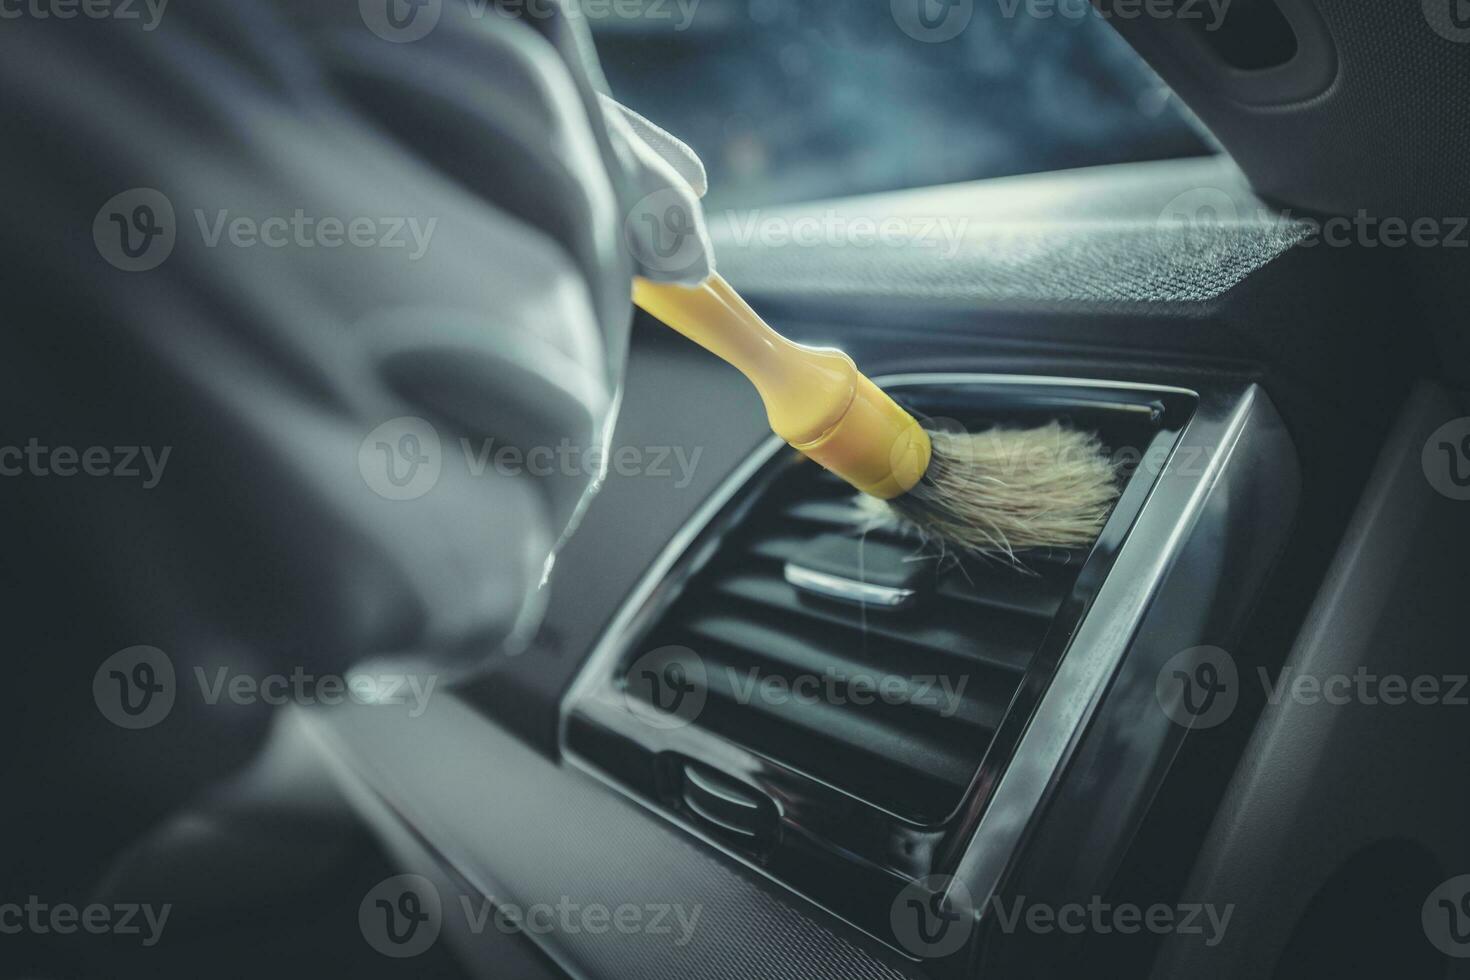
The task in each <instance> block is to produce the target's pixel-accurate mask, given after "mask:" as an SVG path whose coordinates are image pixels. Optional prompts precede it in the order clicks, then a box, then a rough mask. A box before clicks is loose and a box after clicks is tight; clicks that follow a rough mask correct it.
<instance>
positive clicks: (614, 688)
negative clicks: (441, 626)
mask: <svg viewBox="0 0 1470 980" xmlns="http://www.w3.org/2000/svg"><path fill="white" fill-rule="evenodd" d="M894 393H895V395H896V396H897V397H899V399H900V400H901V401H904V402H906V403H907V404H908V405H909V406H910V407H911V408H913V409H914V410H915V411H916V412H919V413H920V414H927V415H929V416H931V417H942V418H945V419H947V420H957V421H958V422H960V423H961V424H962V425H964V426H965V427H966V428H968V429H971V430H972V431H973V430H978V429H981V428H984V427H988V426H992V425H998V424H1002V425H1019V426H1024V425H1039V424H1044V423H1046V422H1049V421H1051V420H1053V419H1057V420H1060V421H1062V422H1063V423H1064V424H1068V425H1072V426H1075V427H1077V428H1081V429H1085V430H1088V431H1094V432H1097V433H1098V434H1099V436H1100V437H1101V438H1102V440H1103V442H1104V443H1105V444H1106V446H1107V447H1108V448H1109V450H1111V451H1112V452H1114V453H1116V454H1117V458H1118V460H1119V462H1120V463H1121V464H1122V465H1121V469H1120V486H1121V487H1122V493H1121V496H1120V498H1119V501H1118V503H1117V505H1116V506H1115V508H1114V511H1113V514H1112V516H1111V517H1110V518H1109V521H1108V524H1107V527H1106V528H1104V531H1103V534H1102V536H1101V537H1100V538H1099V540H1098V542H1097V543H1096V544H1095V545H1094V546H1093V548H1092V549H1090V550H1089V551H1088V552H1086V553H1081V552H1078V553H1066V552H1053V553H1038V552H1028V553H1023V554H1021V555H1019V556H1018V557H1019V559H1020V563H1021V566H1022V567H1015V566H1013V565H1011V564H1008V563H1007V562H1005V561H1002V560H984V559H977V558H973V557H971V558H964V559H958V558H956V557H955V556H953V555H949V556H944V555H941V554H940V553H939V552H938V550H937V549H936V548H935V547H933V545H932V544H925V543H924V542H921V541H920V540H918V539H917V538H916V537H914V536H912V535H911V534H909V533H907V532H904V531H901V530H898V529H895V528H892V527H891V526H886V525H882V524H876V525H875V524H874V522H872V521H871V520H869V519H868V518H867V516H866V515H865V514H864V513H863V512H862V511H861V510H860V508H859V507H858V506H857V500H856V497H855V495H854V493H853V491H852V490H850V489H849V488H848V487H846V485H844V484H843V483H841V482H840V481H838V480H836V479H835V478H833V477H831V476H829V475H828V474H827V473H825V472H824V471H823V470H821V469H820V468H818V467H817V466H815V465H814V464H812V463H810V462H809V461H806V460H804V459H802V458H801V457H800V456H799V455H798V454H796V453H794V452H792V451H791V450H789V449H786V448H784V447H778V446H775V445H773V446H772V447H771V448H770V449H769V450H768V453H769V455H767V456H763V457H762V458H758V459H756V460H753V461H752V462H751V464H750V465H749V466H748V467H747V470H746V472H745V473H743V474H740V475H739V476H738V477H737V478H736V480H735V482H734V484H733V485H732V486H731V487H730V488H729V490H728V496H727V497H725V498H723V499H721V500H719V501H716V502H715V504H713V505H712V507H714V508H716V509H713V510H712V511H711V512H710V513H709V514H707V515H705V516H704V517H702V518H701V519H700V520H699V521H698V522H697V523H696V526H695V527H693V528H691V529H690V532H689V534H688V536H687V537H686V539H684V540H682V541H678V542H675V543H674V544H673V545H672V546H671V550H670V553H669V554H668V555H667V556H666V558H665V561H664V564H663V565H662V566H660V567H658V568H655V569H654V570H653V572H652V573H651V575H650V579H649V581H647V582H645V583H644V585H643V587H642V589H641V591H640V593H639V594H636V595H635V596H634V598H633V600H632V601H631V602H630V605H629V607H628V608H627V609H625V611H624V613H623V615H622V617H620V619H619V621H617V622H616V623H614V625H613V627H612V629H611V630H610V632H609V635H608V637H607V640H606V641H605V643H604V644H603V646H602V647H600V648H599V650H598V651H597V652H596V653H595V654H594V656H593V658H592V660H591V661H590V662H589V664H588V666H587V668H586V670H585V672H584V674H583V676H582V678H581V679H580V680H579V682H578V684H577V685H576V686H575V687H574V689H573V690H572V692H570V693H569V695H568V697H567V701H566V704H565V708H564V711H563V733H562V737H563V745H564V749H565V751H566V753H567V755H568V756H569V757H570V758H571V759H573V760H574V761H576V762H577V763H579V764H581V765H584V766H586V767H587V768H589V769H591V770H592V771H593V772H595V773H597V774H599V775H601V776H602V777H603V778H605V779H608V780H609V781H611V782H613V783H614V784H615V785H617V786H618V787H619V788H621V789H624V790H625V791H628V792H630V793H632V794H633V795H634V796H635V797H637V798H638V799H639V800H641V801H643V802H645V803H647V804H649V805H651V806H654V807H655V808H657V809H659V810H660V812H662V813H663V814H665V815H666V816H669V817H670V818H671V819H674V820H676V821H678V822H680V823H682V824H683V825H684V826H686V827H688V828H689V829H691V830H693V831H694V832H696V833H698V834H700V835H701V836H703V837H705V838H706V839H708V840H711V841H713V842H715V843H717V844H719V845H720V846H721V847H724V848H726V849H727V850H729V851H730V852H731V853H734V854H737V855H739V856H741V857H742V858H743V859H745V860H747V861H749V862H752V863H753V864H755V865H756V866H758V867H760V868H761V869H763V870H764V871H766V872H767V873H770V874H772V875H774V876H775V877H777V878H779V879H780V880H782V881H784V882H785V883H787V884H788V885H790V886H791V887H793V888H796V889H798V890H800V891H802V892H803V893H805V894H807V895H808V896H810V897H812V898H813V899H814V900H816V901H817V902H819V903H821V904H823V905H825V906H827V907H828V908H829V909H831V910H832V911H834V912H836V913H838V914H839V915H842V916H844V917H845V918H847V919H848V920H849V921H851V922H853V923H855V924H857V925H859V926H860V927H862V928H864V929H866V930H868V931H869V932H871V933H873V934H874V935H877V936H879V937H883V938H887V937H886V933H887V929H888V926H887V916H888V905H889V902H890V900H891V899H892V897H893V896H894V895H895V894H896V893H897V891H898V890H899V889H900V888H902V887H903V885H904V884H905V883H907V882H909V881H912V880H914V879H916V878H920V877H922V876H924V875H927V874H930V873H933V872H936V871H943V870H945V869H946V868H947V867H950V866H951V865H952V862H953V861H954V859H955V857H956V855H957V854H958V852H959V850H960V849H962V848H963V846H964V844H965V843H966V842H967V841H968V838H969V834H970V833H971V832H972V831H973V829H974V826H975V824H976V823H977V822H978V819H979V816H980V814H981V813H982V812H983V811H984V807H985V803H986V801H987V800H988V798H989V796H990V794H991V793H992V791H993V790H994V788H995V785H996V783H997V782H998V780H999V778H1000V776H1001V775H1002V774H1003V773H1004V771H1005V766H1006V764H1007V763H1008V762H1009V760H1010V757H1011V753H1012V750H1013V749H1014V747H1015V745H1016V743H1017V741H1018V740H1019V737H1020V735H1021V734H1022V733H1023V732H1024V730H1025V727H1026V725H1027V723H1028V721H1029V718H1030V714H1031V711H1032V709H1033V708H1034V707H1035V704H1036V702H1037V700H1038V698H1039V696H1040V694H1041V692H1043V691H1044V690H1045V688H1046V685H1047V683H1048V682H1049V680H1050V678H1051V675H1052V673H1053V671H1054V670H1055V668H1056V665H1057V663H1058V661H1059V660H1060V658H1061V656H1062V655H1063V654H1064V653H1066V652H1067V647H1068V644H1069V642H1070V640H1071V638H1072V636H1073V634H1074V632H1075V631H1076V628H1077V625H1078V623H1079V622H1080V621H1081V618H1082V616H1083V614H1084V613H1085V612H1086V611H1087V609H1088V606H1089V604H1090V602H1091V600H1092V597H1093V596H1094V595H1095V594H1096V591H1097V588H1098V586H1099V585H1100V583H1101V581H1102V579H1103V578H1104V577H1105V576H1106V573H1107V569H1108V568H1109V567H1110V565H1111V563H1112V559H1113V557H1114V555H1115V554H1116V552H1117V548H1118V545H1119V544H1120V543H1121V541H1122V538H1123V536H1124V535H1125V534H1126V533H1127V529H1128V526H1129V525H1130V523H1131V522H1132V519H1133V517H1134V516H1135V515H1136V514H1137V512H1138V509H1139V507H1140V506H1141V504H1142V500H1143V498H1144V497H1145V496H1146V495H1147V493H1148V490H1149V485H1150V483H1151V479H1152V478H1151V476H1149V475H1147V474H1145V473H1144V472H1143V471H1142V470H1138V471H1137V472H1134V470H1135V469H1136V466H1137V463H1138V462H1139V461H1140V460H1147V459H1150V458H1151V459H1153V460H1154V461H1155V462H1156V461H1157V460H1158V459H1159V458H1160V454H1161V453H1162V454H1163V455H1167V453H1168V452H1169V451H1170V450H1171V449H1172V447H1173V445H1174V442H1175V440H1176V439H1177V437H1178V432H1179V426H1180V425H1182V422H1183V420H1184V419H1187V417H1188V414H1189V411H1190V410H1191V409H1192V406H1193V400H1192V397H1191V396H1187V395H1185V394H1183V393H1180V392H1178V391H1176V390H1172V389H1148V388H1143V387H1130V386H1125V385H1108V384H1093V383H1078V382H1063V381H1059V382H1048V381H1044V380H1040V379H999V378H990V379H980V380H974V381H971V380H968V379H954V380H951V381H948V382H934V383H929V382H928V381H927V379H924V382H923V383H917V382H916V383H911V384H905V385H900V386H898V387H897V388H895V389H894ZM1145 476H1148V478H1144V477H1145Z"/></svg>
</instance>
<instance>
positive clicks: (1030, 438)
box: [633, 273, 1118, 558]
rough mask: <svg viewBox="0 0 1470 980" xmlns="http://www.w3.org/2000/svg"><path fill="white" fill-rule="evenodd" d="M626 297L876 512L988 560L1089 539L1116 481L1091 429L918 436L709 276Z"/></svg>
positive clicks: (899, 412) (853, 375) (655, 285)
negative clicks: (740, 385) (738, 379)
mask: <svg viewBox="0 0 1470 980" xmlns="http://www.w3.org/2000/svg"><path fill="white" fill-rule="evenodd" d="M633 301H634V302H635V303H636V304H637V305H638V306H639V307H641V308H642V309H644V310H646V311H647V312H648V313H650V314H652V315H653V316H654V317H656V318H658V319H659V320H662V321H663V322H664V323H666V324H668V325H669V326H671V327H673V328H674V329H675V330H677V331H679V332H680V333H682V334H684V335H685V336H686V337H688V338H689V339H691V340H693V341H694V342H695V343H697V344H699V345H700V346H702V347H704V348H706V349H707V350H709V351H710V352H712V353H714V354H715V355H717V356H719V357H720V358H722V359H723V360H725V361H728V362H729V363H730V364H732V365H734V366H735V367H736V368H739V369H740V371H741V372H742V373H743V374H744V375H745V376H746V377H747V378H749V379H750V380H751V382H752V383H753V384H754V385H755V387H756V390H757V391H758V392H759V393H760V396H761V400H762V401H763V402H764V403H765V406H766V415H767V417H768V418H769V420H770V423H771V430H772V431H773V432H775V433H776V435H778V436H780V437H781V438H782V439H785V440H786V441H787V442H788V443H790V444H791V445H792V446H793V447H794V448H795V449H797V450H799V451H800V452H801V453H803V454H804V455H806V456H807V457H809V458H811V459H813V460H815V461H816V462H818V463H820V464H821V465H822V466H824V467H825V468H827V469H828V470H830V471H832V472H833V473H835V474H836V475H837V476H839V477H841V478H842V479H844V480H846V481H847V482H848V483H850V484H851V485H852V486H853V487H855V488H856V489H858V490H860V491H861V492H862V493H864V494H866V495H867V496H868V497H869V498H872V500H871V501H870V502H869V504H867V505H866V506H867V507H868V508H869V509H870V510H871V512H872V513H873V514H874V515H875V516H888V517H891V518H893V519H895V520H897V521H898V522H900V523H903V524H907V525H912V526H913V527H915V528H916V529H917V530H918V531H919V532H920V533H921V534H922V535H924V536H925V537H926V538H931V537H932V538H934V539H937V540H938V541H939V542H940V544H941V546H949V547H952V548H954V549H956V550H959V551H965V552H972V553H980V554H987V555H994V554H1003V555H1006V556H1008V557H1012V558H1014V555H1015V552H1017V551H1024V550H1027V549H1032V548H1083V547H1087V546H1088V545H1090V544H1091V543H1092V541H1093V540H1094V539H1095V538H1096V537H1097V535H1098V532H1100V531H1101V530H1102V526H1103V521H1104V520H1106V518H1107V515H1108V511H1109V509H1110V508H1111V507H1112V504H1113V501H1114V500H1115V499H1116V498H1117V495H1118V487H1117V481H1116V476H1115V472H1114V468H1113V465H1112V463H1111V461H1110V460H1109V459H1108V458H1107V457H1106V456H1105V455H1104V453H1103V449H1102V446H1101V444H1100V443H1099V442H1098V440H1097V437H1096V436H1094V435H1092V434H1090V433H1084V432H1078V431H1076V430H1073V429H1068V428H1064V427H1063V426H1061V425H1060V424H1058V423H1056V422H1052V423H1050V424H1048V425H1045V426H1041V427H1038V428H1031V429H1009V428H997V429H990V430H987V431H984V432H979V433H974V434H969V433H954V432H947V431H933V432H930V431H926V430H925V429H924V428H923V426H921V425H920V424H919V422H918V420H917V419H915V418H914V417H913V416H912V415H910V414H909V413H908V412H906V411H905V410H904V409H903V408H901V407H900V406H899V405H898V403H897V402H895V401H894V400H893V399H892V398H890V397H889V396H888V395H887V394H885V393H884V392H883V391H882V390H881V389H880V388H879V387H878V386H877V385H875V384H873V382H872V381H870V380H868V379H867V378H866V377H864V376H863V374H862V373H861V372H860V371H858V369H857V366H856V365H855V364H853V362H852V359H851V358H850V357H848V356H847V355H846V354H844V353H842V352H841V351H838V350H832V349H828V348H815V347H805V346H802V345H801V344H797V343H793V342H792V341H790V340H787V339H786V338H785V337H782V336H781V335H780V334H778V333H777V332H776V331H774V330H772V329H771V328H770V327H769V326H768V325H767V324H766V323H765V321H764V320H762V319H761V318H760V317H759V316H758V315H757V314H756V312H755V311H754V310H752V309H751V308H750V306H749V305H747V304H746V302H745V301H744V300H743V299H741V298H740V296H739V295H738V294H737V293H736V292H735V290H734V289H733V288H732V287H731V286H730V284H729V283H728V282H726V281H725V280H724V278H723V277H722V276H720V275H719V274H718V273H714V274H713V275H711V276H710V277H709V278H708V279H706V280H705V281H704V282H702V283H700V284H699V285H697V286H692V287H691V286H682V285H676V284H673V283H662V282H653V281H651V280H648V279H644V278H642V277H637V278H635V279H634V281H633Z"/></svg>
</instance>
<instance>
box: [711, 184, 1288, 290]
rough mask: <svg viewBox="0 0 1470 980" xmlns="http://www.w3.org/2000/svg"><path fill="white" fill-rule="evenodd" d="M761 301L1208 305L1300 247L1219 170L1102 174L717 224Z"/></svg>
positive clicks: (898, 196)
mask: <svg viewBox="0 0 1470 980" xmlns="http://www.w3.org/2000/svg"><path fill="white" fill-rule="evenodd" d="M710 228H711V233H712V235H714V236H715V247H716V249H717V254H718V257H719V265H720V269H721V271H723V272H724V273H725V274H726V276H728V277H729V278H730V280H731V281H732V282H735V283H737V284H738V285H739V286H740V287H741V288H742V289H743V290H745V291H746V292H748V293H750V294H752V295H755V296H770V295H781V294H800V295H804V296H809V297H811V296H814V297H821V296H842V297H846V298H854V297H859V298H860V297H865V296H872V297H882V298H885V299H891V300H900V299H924V300H935V299H939V300H960V301H965V302H967V303H971V304H975V305H979V306H985V307H1038V306H1039V307H1047V308H1058V307H1062V308H1075V309H1096V308H1100V307H1117V306H1120V305H1121V306H1131V305H1136V304H1158V303H1199V302H1204V301H1207V300H1211V299H1214V298H1216V297H1218V296H1220V295H1221V294H1223V293H1224V292H1226V291H1227V290H1229V289H1230V288H1231V287H1233V286H1235V285H1237V284H1238V283H1239V282H1240V281H1241V280H1243V279H1244V278H1245V277H1246V276H1248V275H1250V274H1251V273H1252V272H1254V271H1255V270H1257V269H1259V268H1261V267H1262V266H1264V265H1265V264H1266V263H1268V262H1270V261H1271V260H1272V259H1275V258H1276V257H1277V256H1279V255H1281V254H1282V253H1283V252H1285V251H1286V250H1287V249H1289V248H1291V247H1292V246H1293V245H1295V244H1297V243H1298V242H1300V241H1302V240H1303V239H1304V238H1305V237H1306V236H1307V233H1308V231H1309V227H1308V226H1307V225H1306V224H1305V223H1304V222H1300V221H1293V220H1290V219H1287V218H1283V217H1282V216H1280V215H1278V214H1276V213H1274V212H1272V211H1271V210H1270V209H1268V208H1267V207H1266V205H1264V204H1263V203H1262V202H1261V201H1260V200H1259V199H1257V198H1256V197H1255V195H1253V194H1252V193H1251V191H1250V188H1249V186H1248V185H1247V184H1246V181H1245V178H1244V176H1243V175H1242V174H1241V173H1240V172H1239V171H1238V170H1237V169H1236V168H1235V166H1234V165H1233V164H1232V163H1231V162H1230V161H1229V160H1228V158H1225V157H1218V158H1205V159H1191V160H1180V161H1164V162H1159V163H1147V164H1130V165H1124V166H1116V167H1096V168H1089V169H1086V170H1075V171H1065V172H1061V173H1054V174H1039V175H1035V176H1026V177H1008V178H1002V179H999V180H987V181H975V182H971V183H965V184H952V185H948V186H944V187H936V188H926V189H923V190H917V191H904V192H899V193H893V194H878V195H872V196H868V197H859V198H848V199H845V200H841V201H831V202H815V203H811V204H803V205H799V206H794V207H785V208H781V209H777V210H772V211H754V212H745V213H738V212H726V213H724V214H716V215H711V216H710Z"/></svg>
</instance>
